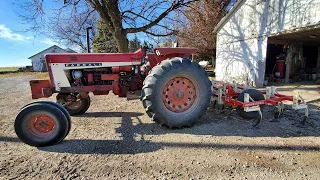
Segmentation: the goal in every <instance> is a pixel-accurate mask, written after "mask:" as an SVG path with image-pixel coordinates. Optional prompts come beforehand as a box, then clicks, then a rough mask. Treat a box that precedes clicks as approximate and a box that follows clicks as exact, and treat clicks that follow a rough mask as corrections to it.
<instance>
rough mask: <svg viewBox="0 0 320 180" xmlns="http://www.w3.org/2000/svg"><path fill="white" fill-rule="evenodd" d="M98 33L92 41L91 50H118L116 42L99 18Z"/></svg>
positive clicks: (101, 51)
mask: <svg viewBox="0 0 320 180" xmlns="http://www.w3.org/2000/svg"><path fill="white" fill-rule="evenodd" d="M97 23H98V34H97V35H96V36H95V37H94V39H93V41H92V47H93V51H94V52H97V53H116V52H118V47H117V43H116V41H115V39H114V37H113V35H112V33H110V32H109V31H108V29H107V27H106V25H105V24H103V23H102V21H101V20H99V21H98V22H97Z"/></svg>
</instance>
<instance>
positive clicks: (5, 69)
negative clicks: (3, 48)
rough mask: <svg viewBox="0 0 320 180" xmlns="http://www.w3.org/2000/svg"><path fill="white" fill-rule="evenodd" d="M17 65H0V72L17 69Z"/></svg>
mask: <svg viewBox="0 0 320 180" xmlns="http://www.w3.org/2000/svg"><path fill="white" fill-rule="evenodd" d="M18 70H19V67H0V72H4V71H18Z"/></svg>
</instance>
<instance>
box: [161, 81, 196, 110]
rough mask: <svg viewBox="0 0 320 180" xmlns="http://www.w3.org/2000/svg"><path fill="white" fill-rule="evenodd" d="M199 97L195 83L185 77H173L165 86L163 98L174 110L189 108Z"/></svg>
mask: <svg viewBox="0 0 320 180" xmlns="http://www.w3.org/2000/svg"><path fill="white" fill-rule="evenodd" d="M196 97H197V94H196V88H195V86H194V84H193V83H192V82H191V81H190V80H189V79H188V78H185V77H175V78H172V79H171V80H170V81H169V82H168V83H167V84H166V85H165V86H164V88H163V93H162V100H163V103H164V105H165V106H166V108H167V109H168V110H170V111H172V112H184V111H186V110H188V109H189V108H190V107H191V106H192V105H193V103H194V101H195V99H196Z"/></svg>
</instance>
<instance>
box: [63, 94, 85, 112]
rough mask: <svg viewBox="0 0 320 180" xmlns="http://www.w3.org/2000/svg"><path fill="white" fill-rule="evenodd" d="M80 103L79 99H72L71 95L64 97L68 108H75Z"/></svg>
mask: <svg viewBox="0 0 320 180" xmlns="http://www.w3.org/2000/svg"><path fill="white" fill-rule="evenodd" d="M81 104H82V101H81V100H77V101H72V97H71V96H70V95H69V96H67V98H66V106H67V107H68V108H69V109H73V110H77V109H78V108H79V107H80V106H81Z"/></svg>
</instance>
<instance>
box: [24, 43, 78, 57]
mask: <svg viewBox="0 0 320 180" xmlns="http://www.w3.org/2000/svg"><path fill="white" fill-rule="evenodd" d="M51 48H59V49H61V50H64V51H66V52H68V53H77V52H75V51H74V50H72V49H70V48H68V49H63V48H61V47H59V46H57V45H53V46H50V47H48V48H47V49H45V50H43V51H41V52H38V53H37V54H35V55H32V56H30V57H29V58H28V59H31V58H33V57H34V56H36V55H38V54H41V53H43V52H44V51H46V50H48V49H51Z"/></svg>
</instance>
